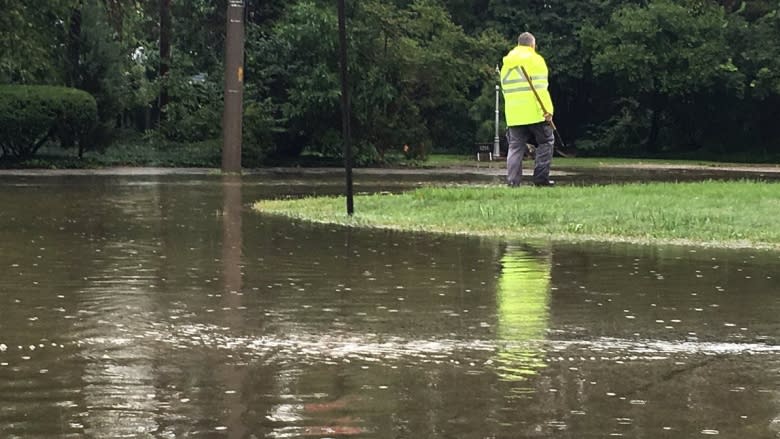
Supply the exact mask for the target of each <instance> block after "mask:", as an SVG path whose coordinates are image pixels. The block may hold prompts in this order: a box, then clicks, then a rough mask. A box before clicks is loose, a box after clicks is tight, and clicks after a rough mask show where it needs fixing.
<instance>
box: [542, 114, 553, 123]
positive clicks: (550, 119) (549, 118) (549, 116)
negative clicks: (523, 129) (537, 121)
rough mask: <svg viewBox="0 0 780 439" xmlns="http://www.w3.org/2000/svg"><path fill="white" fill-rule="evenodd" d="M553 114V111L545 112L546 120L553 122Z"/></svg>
mask: <svg viewBox="0 0 780 439" xmlns="http://www.w3.org/2000/svg"><path fill="white" fill-rule="evenodd" d="M552 117H553V116H552V114H551V113H544V120H545V121H547V122H552Z"/></svg>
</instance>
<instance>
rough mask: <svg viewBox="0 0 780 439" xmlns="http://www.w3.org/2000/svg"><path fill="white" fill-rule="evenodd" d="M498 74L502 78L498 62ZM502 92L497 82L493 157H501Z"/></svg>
mask: <svg viewBox="0 0 780 439" xmlns="http://www.w3.org/2000/svg"><path fill="white" fill-rule="evenodd" d="M496 75H498V79H499V80H500V79H501V69H499V68H498V64H496ZM500 92H501V87H499V86H498V84H496V136H495V137H494V138H493V158H494V159H496V158H499V157H501V140H500V139H499V137H498V121H499V116H500V113H501V112H500V110H499V105H500V103H501V101H500V100H499V93H500Z"/></svg>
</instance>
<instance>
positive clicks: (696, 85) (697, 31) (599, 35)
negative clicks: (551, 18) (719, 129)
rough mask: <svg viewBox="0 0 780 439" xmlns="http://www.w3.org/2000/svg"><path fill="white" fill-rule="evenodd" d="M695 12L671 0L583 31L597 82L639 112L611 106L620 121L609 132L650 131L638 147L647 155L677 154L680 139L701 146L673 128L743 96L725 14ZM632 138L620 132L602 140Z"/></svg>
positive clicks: (703, 8)
mask: <svg viewBox="0 0 780 439" xmlns="http://www.w3.org/2000/svg"><path fill="white" fill-rule="evenodd" d="M693 6H694V5H691V4H688V5H686V4H685V2H683V3H680V2H672V1H671V0H652V1H651V2H650V3H649V4H648V5H647V6H637V5H626V6H624V7H622V8H620V9H618V10H617V11H615V12H614V13H613V14H612V16H611V18H610V21H609V23H608V24H607V25H606V26H605V27H601V28H597V27H586V28H584V29H583V30H582V32H581V35H582V38H583V40H584V41H585V42H586V45H587V46H588V48H589V50H590V51H591V52H592V53H593V58H592V64H593V70H594V73H595V74H596V78H597V79H598V80H601V81H605V82H609V83H611V84H614V87H615V90H616V92H617V96H618V98H619V99H618V100H617V101H615V102H620V101H625V100H626V99H629V98H630V99H632V100H636V102H637V103H638V104H639V105H638V109H640V112H637V113H634V114H633V115H630V116H629V117H625V116H626V114H625V112H624V110H623V109H619V108H620V107H613V108H615V109H618V111H619V112H620V113H618V114H622V115H623V116H622V117H620V118H618V119H615V118H614V117H613V118H612V120H613V121H614V122H612V123H608V124H607V125H608V126H610V129H611V130H612V131H613V132H614V130H616V129H623V130H626V131H637V130H640V129H642V127H643V126H645V127H647V130H646V132H645V134H644V135H643V140H642V144H643V145H644V147H645V148H647V150H648V151H651V152H653V151H657V150H658V148H659V146H660V144H672V145H674V144H673V143H672V142H675V141H676V143H677V145H674V146H676V147H679V146H681V145H680V143H682V142H681V140H683V139H684V140H687V141H688V142H690V143H692V144H694V145H701V144H702V143H703V141H702V140H703V139H701V138H697V136H696V132H695V131H694V132H691V131H690V130H689V127H686V126H685V125H684V124H680V123H674V121H676V120H679V121H683V120H690V119H691V117H690V115H689V114H688V112H690V111H695V109H694V108H693V105H695V103H697V102H702V101H705V102H706V101H707V100H711V99H715V98H717V97H719V96H720V95H719V93H722V94H725V95H739V94H740V93H741V91H742V83H743V82H744V78H743V74H742V73H741V72H740V71H739V69H738V68H737V67H736V66H735V65H734V63H733V61H732V58H731V57H730V56H729V52H728V51H727V50H724V48H726V47H728V44H727V43H728V41H727V39H726V34H725V32H724V28H726V26H727V24H728V22H727V20H726V17H725V15H724V11H723V9H722V8H720V7H718V6H715V5H712V4H710V3H702V4H698V5H695V7H693ZM641 110H645V111H641ZM665 120H667V121H671V123H664V121H665ZM631 122H633V123H631ZM698 122H701V123H706V121H705V120H703V119H699V120H698ZM621 127H622V128H621ZM629 137H631V134H629V133H625V134H622V135H620V134H618V135H617V136H615V137H614V138H613V139H607V140H610V141H611V140H619V139H626V138H629ZM608 145H609V147H612V148H615V147H616V146H617V145H615V144H609V143H608ZM634 145H635V144H634Z"/></svg>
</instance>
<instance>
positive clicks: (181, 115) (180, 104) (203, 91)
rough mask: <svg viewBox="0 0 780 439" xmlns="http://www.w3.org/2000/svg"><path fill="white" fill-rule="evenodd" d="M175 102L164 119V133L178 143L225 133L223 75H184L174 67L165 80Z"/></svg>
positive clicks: (167, 107)
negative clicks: (222, 119)
mask: <svg viewBox="0 0 780 439" xmlns="http://www.w3.org/2000/svg"><path fill="white" fill-rule="evenodd" d="M165 84H166V85H167V89H168V93H169V96H170V99H171V101H170V102H169V103H168V105H166V107H165V109H164V111H165V117H164V118H163V120H162V121H161V122H160V127H159V130H160V133H161V134H162V136H163V137H164V138H165V139H167V140H172V141H175V142H196V141H201V140H206V139H213V138H216V137H219V135H220V133H221V132H222V127H221V124H220V120H221V118H222V84H221V78H216V79H215V78H211V77H206V76H186V75H182V69H177V68H174V69H172V71H171V72H170V73H169V76H168V77H167V78H166V79H165Z"/></svg>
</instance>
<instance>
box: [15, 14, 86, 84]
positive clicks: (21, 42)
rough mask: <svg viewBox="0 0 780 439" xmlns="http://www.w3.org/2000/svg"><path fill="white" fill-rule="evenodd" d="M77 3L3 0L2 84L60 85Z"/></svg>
mask: <svg viewBox="0 0 780 439" xmlns="http://www.w3.org/2000/svg"><path fill="white" fill-rule="evenodd" d="M77 1H78V0H46V1H36V2H30V1H27V0H0V11H2V13H0V83H10V82H13V83H34V82H37V83H58V82H60V81H61V80H62V78H63V71H62V69H61V60H62V51H61V47H62V44H63V42H64V40H65V35H66V29H65V25H66V24H67V23H68V17H69V15H70V12H71V9H72V7H74V6H75V4H76V3H77Z"/></svg>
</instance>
